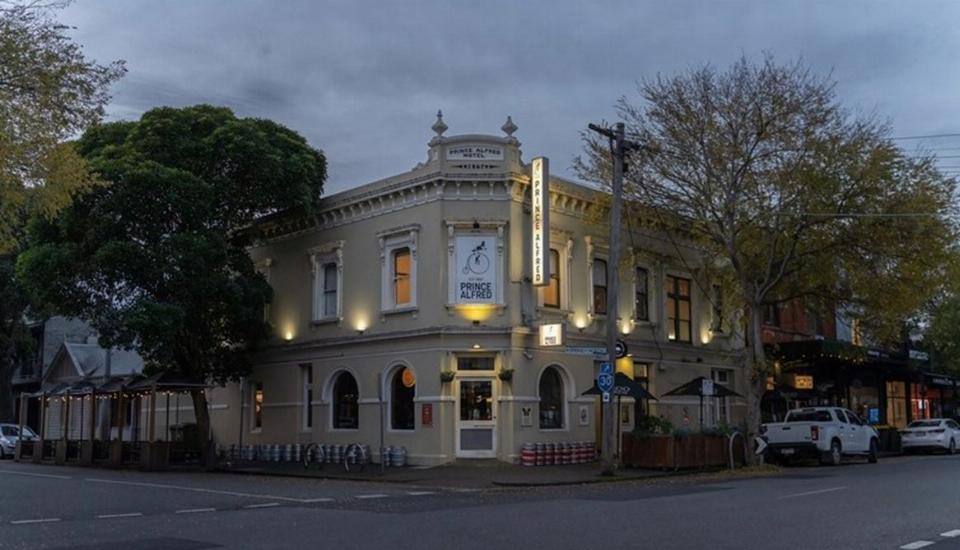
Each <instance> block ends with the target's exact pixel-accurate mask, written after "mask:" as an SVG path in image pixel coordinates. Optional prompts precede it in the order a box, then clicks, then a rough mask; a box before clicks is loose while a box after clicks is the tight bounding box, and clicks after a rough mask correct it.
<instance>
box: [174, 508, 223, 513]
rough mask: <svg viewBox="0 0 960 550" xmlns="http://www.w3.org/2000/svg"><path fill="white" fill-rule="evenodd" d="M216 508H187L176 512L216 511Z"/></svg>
mask: <svg viewBox="0 0 960 550" xmlns="http://www.w3.org/2000/svg"><path fill="white" fill-rule="evenodd" d="M216 511H217V509H216V508H187V509H186V510H177V511H176V512H174V514H202V513H204V512H216Z"/></svg>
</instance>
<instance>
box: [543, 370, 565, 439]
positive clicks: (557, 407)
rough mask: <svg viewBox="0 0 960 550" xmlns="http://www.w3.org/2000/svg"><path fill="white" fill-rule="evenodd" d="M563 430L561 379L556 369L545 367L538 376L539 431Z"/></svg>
mask: <svg viewBox="0 0 960 550" xmlns="http://www.w3.org/2000/svg"><path fill="white" fill-rule="evenodd" d="M562 428H563V379H562V378H561V377H560V372H559V370H557V368H556V367H547V368H546V369H544V371H543V374H541V375H540V429H541V430H559V429H562Z"/></svg>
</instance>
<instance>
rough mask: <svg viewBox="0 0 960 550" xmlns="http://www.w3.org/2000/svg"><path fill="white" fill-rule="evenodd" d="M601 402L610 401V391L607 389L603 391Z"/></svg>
mask: <svg viewBox="0 0 960 550" xmlns="http://www.w3.org/2000/svg"><path fill="white" fill-rule="evenodd" d="M603 402H604V403H609V402H610V392H608V391H605V392H603Z"/></svg>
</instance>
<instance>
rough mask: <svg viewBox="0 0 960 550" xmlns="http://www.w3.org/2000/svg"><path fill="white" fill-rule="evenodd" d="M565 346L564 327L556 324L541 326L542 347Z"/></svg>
mask: <svg viewBox="0 0 960 550" xmlns="http://www.w3.org/2000/svg"><path fill="white" fill-rule="evenodd" d="M562 345H563V325H562V324H560V323H554V324H550V325H540V346H541V347H549V346H562Z"/></svg>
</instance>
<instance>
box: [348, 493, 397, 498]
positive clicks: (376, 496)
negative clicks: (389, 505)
mask: <svg viewBox="0 0 960 550" xmlns="http://www.w3.org/2000/svg"><path fill="white" fill-rule="evenodd" d="M389 496H390V495H384V494H376V495H357V496H356V497H354V498H361V499H368V498H387V497H389Z"/></svg>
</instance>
